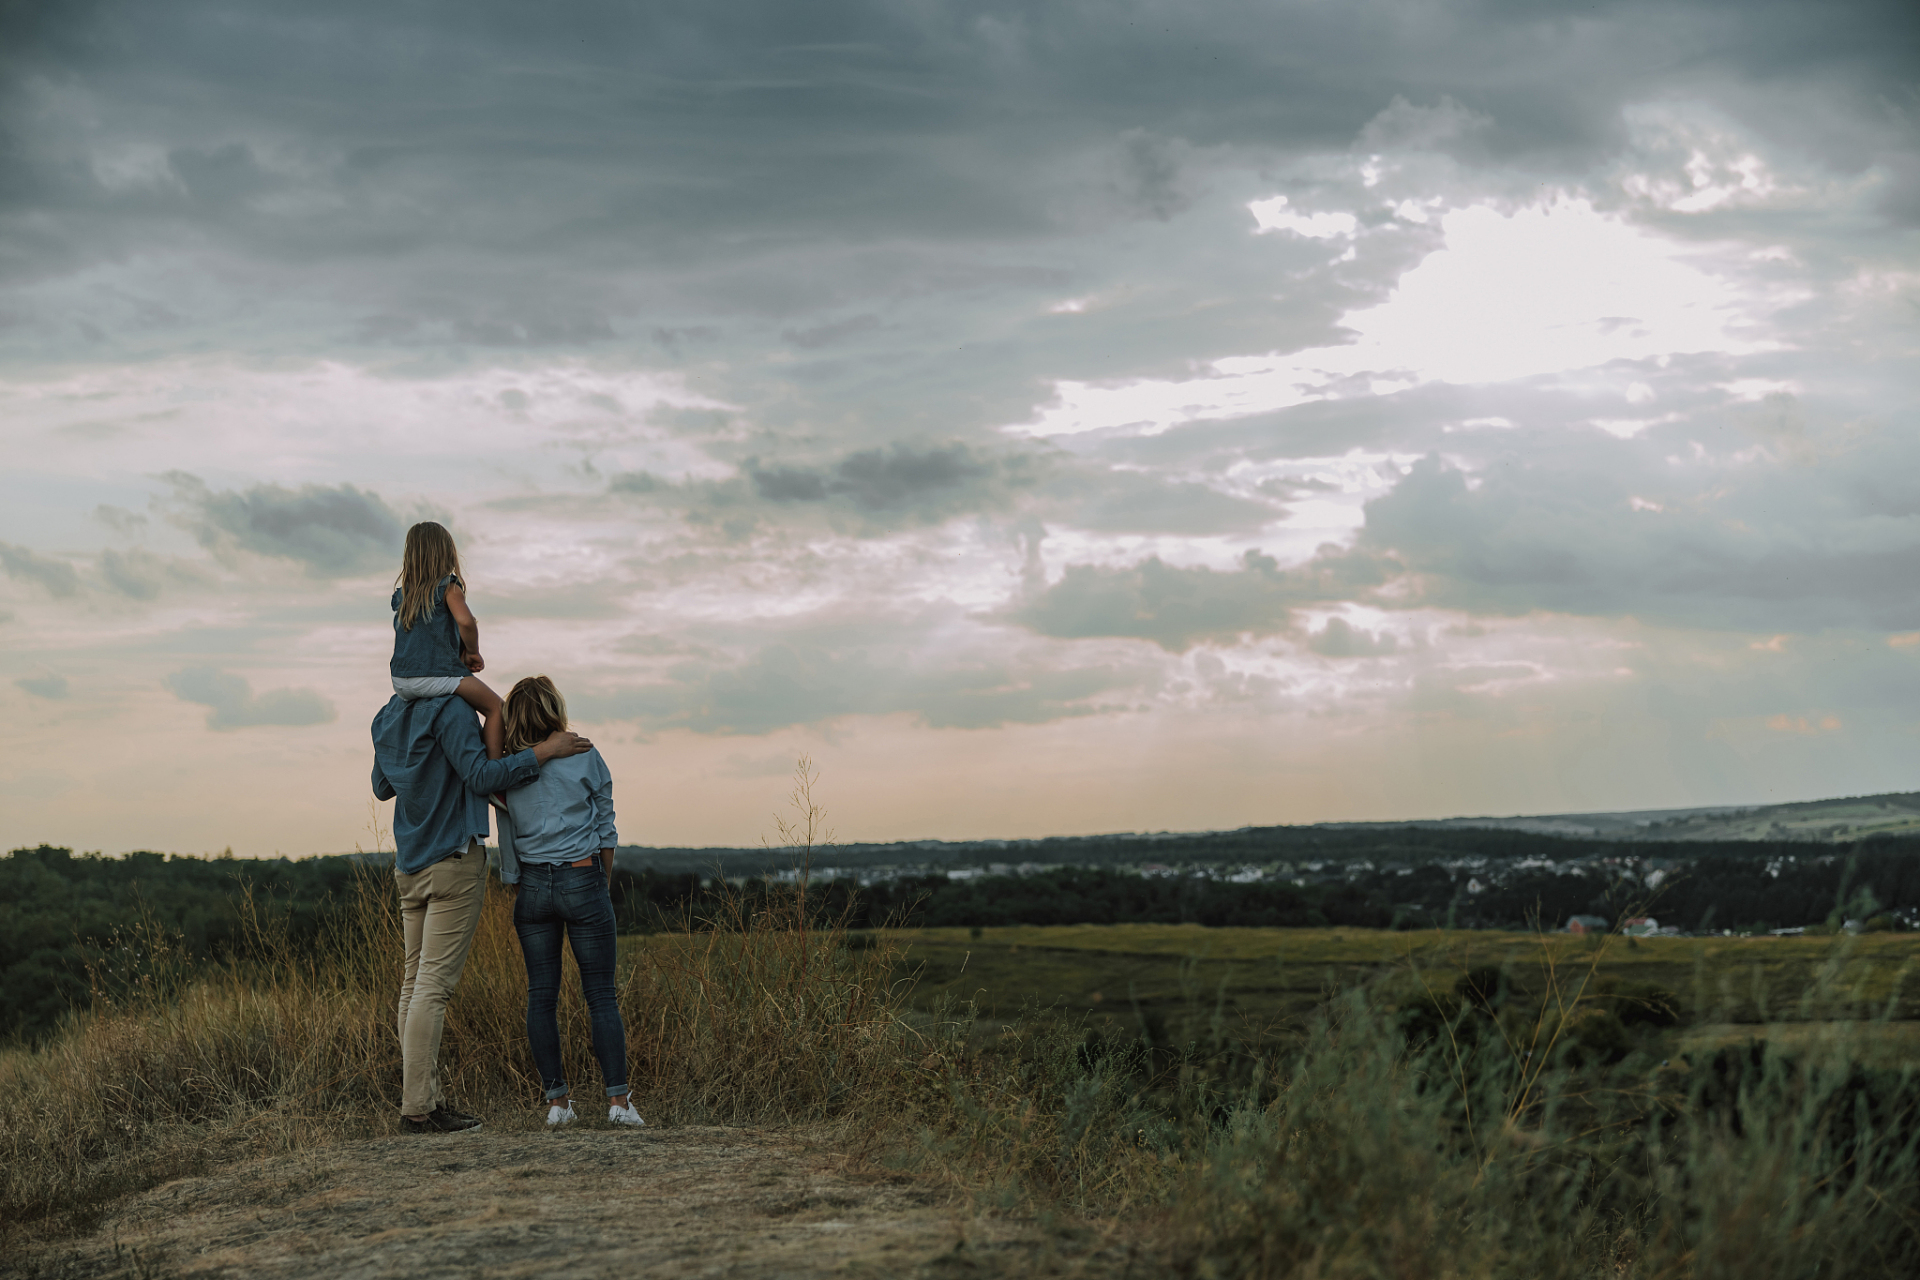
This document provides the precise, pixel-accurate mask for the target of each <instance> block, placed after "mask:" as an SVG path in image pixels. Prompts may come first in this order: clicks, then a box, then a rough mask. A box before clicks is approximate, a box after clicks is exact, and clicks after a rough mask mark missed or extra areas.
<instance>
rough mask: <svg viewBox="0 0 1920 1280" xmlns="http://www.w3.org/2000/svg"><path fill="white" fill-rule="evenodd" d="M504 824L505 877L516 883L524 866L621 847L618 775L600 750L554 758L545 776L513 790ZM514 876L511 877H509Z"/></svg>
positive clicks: (564, 860) (502, 871)
mask: <svg viewBox="0 0 1920 1280" xmlns="http://www.w3.org/2000/svg"><path fill="white" fill-rule="evenodd" d="M507 819H508V820H507V821H504V822H502V823H501V824H500V878H501V880H503V881H505V882H506V883H507V884H513V883H514V882H516V881H517V880H519V878H520V873H519V868H518V867H517V866H516V865H515V864H516V863H520V862H549V863H562V864H564V863H568V862H578V861H579V860H580V859H582V858H586V857H591V856H592V855H594V854H595V853H597V852H599V851H600V850H601V849H611V848H613V847H614V846H615V845H616V844H618V843H619V833H618V832H617V831H615V829H614V825H613V775H612V774H611V773H609V772H608V771H607V762H606V761H605V760H602V759H601V758H600V753H599V751H597V750H595V751H589V752H587V753H585V754H584V755H577V756H567V757H565V758H563V759H558V760H549V761H547V762H546V763H545V764H544V765H542V766H541V767H540V776H539V777H537V778H535V779H534V780H533V781H532V782H529V783H528V784H527V785H526V786H524V787H516V788H515V789H514V790H512V791H509V792H507ZM509 872H511V874H509Z"/></svg>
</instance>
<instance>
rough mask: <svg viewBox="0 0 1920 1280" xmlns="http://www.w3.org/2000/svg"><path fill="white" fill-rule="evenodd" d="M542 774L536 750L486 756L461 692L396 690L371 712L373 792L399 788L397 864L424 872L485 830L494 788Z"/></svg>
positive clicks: (392, 792) (388, 794)
mask: <svg viewBox="0 0 1920 1280" xmlns="http://www.w3.org/2000/svg"><path fill="white" fill-rule="evenodd" d="M539 776H540V762H539V761H538V760H536V759H534V756H533V749H532V748H528V749H527V750H525V751H520V752H516V753H515V754H513V755H510V756H508V757H506V758H505V759H503V760H489V759H487V748H486V745H485V744H484V743H482V742H481V740H480V724H479V717H478V716H476V715H475V714H474V710H473V708H472V707H469V706H468V705H467V704H466V703H464V702H462V701H461V700H460V699H459V698H455V697H446V698H420V699H417V700H415V701H412V702H409V701H408V700H407V699H405V698H402V697H400V696H399V695H397V694H396V695H395V696H394V697H393V698H392V699H390V700H389V701H388V702H387V705H386V706H384V707H382V708H380V714H379V715H377V716H375V717H374V718H373V794H374V796H375V797H376V798H378V799H381V800H391V799H393V798H394V797H395V796H396V795H397V796H398V797H399V798H400V803H398V804H396V805H394V806H393V844H394V849H395V850H396V856H395V858H394V864H393V865H394V869H395V870H396V871H398V872H400V873H401V874H402V875H412V874H413V873H414V872H416V871H424V870H426V869H427V868H428V867H430V866H432V865H433V864H434V863H436V862H438V861H440V860H441V859H442V858H444V857H446V856H448V855H449V854H453V853H458V852H460V851H461V850H462V849H465V848H466V847H467V842H468V841H469V840H471V839H473V838H474V837H475V836H478V837H480V838H481V839H483V840H484V839H485V838H486V836H487V801H486V797H487V795H488V794H489V793H490V792H494V791H507V790H510V789H511V788H513V787H518V786H522V785H524V784H525V783H528V782H531V781H533V779H535V778H537V777H539Z"/></svg>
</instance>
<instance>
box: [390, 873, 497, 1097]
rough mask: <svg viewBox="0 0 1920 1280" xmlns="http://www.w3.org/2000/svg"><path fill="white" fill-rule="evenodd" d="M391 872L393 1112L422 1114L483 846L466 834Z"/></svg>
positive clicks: (480, 881) (463, 959)
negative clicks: (398, 954)
mask: <svg viewBox="0 0 1920 1280" xmlns="http://www.w3.org/2000/svg"><path fill="white" fill-rule="evenodd" d="M393 879H394V883H395V884H396V885H398V886H399V888H400V927H401V933H402V936H403V937H404V938H405V939H406V948H407V967H406V973H405V976H404V977H402V979H401V981H400V1063H401V1084H400V1114H401V1115H403V1116H423V1115H426V1114H428V1113H429V1112H431V1111H432V1110H433V1109H434V1108H435V1107H437V1106H439V1105H440V1104H441V1102H442V1101H443V1100H444V1095H443V1094H442V1093H441V1091H440V1070H439V1067H440V1032H441V1029H442V1028H443V1027H445V1026H446V1022H447V1001H448V1000H450V999H451V998H452V997H453V989H454V987H456V986H458V985H459V982H460V971H461V970H462V969H464V968H466V967H467V950H468V948H469V947H471V946H472V944H473V931H474V929H475V928H476V927H477V926H478V925H479V923H480V908H481V906H482V905H483V904H484V903H485V902H486V900H487V851H486V847H485V846H484V845H482V844H481V843H480V842H479V841H478V840H471V841H469V842H468V843H467V848H466V850H465V852H464V853H462V854H461V855H460V856H459V857H457V858H443V859H441V860H440V861H439V862H436V863H434V864H433V865H432V866H430V867H428V868H427V869H426V870H425V871H416V872H414V873H413V874H412V875H401V874H400V873H399V872H397V871H396V872H395V873H394V876H393Z"/></svg>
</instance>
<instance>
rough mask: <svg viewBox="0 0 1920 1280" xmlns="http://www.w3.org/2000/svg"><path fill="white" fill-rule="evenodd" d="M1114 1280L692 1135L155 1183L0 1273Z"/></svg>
mask: <svg viewBox="0 0 1920 1280" xmlns="http://www.w3.org/2000/svg"><path fill="white" fill-rule="evenodd" d="M1127 1270H1128V1267H1127V1265H1126V1260H1125V1251H1124V1250H1122V1249H1119V1248H1117V1247H1115V1246H1114V1245H1112V1244H1111V1243H1110V1242H1107V1241H1103V1240H1101V1239H1100V1238H1099V1237H1098V1236H1097V1235H1095V1234H1093V1233H1090V1232H1087V1231H1078V1232H1075V1231H1062V1230H1061V1229H1060V1228H1058V1227H1057V1226H1055V1227H1052V1228H1050V1229H1042V1228H1041V1227H1040V1226H1038V1225H1036V1224H1034V1223H1031V1222H1022V1221H1017V1220H1013V1219H1008V1218H1004V1217H997V1216H990V1215H986V1214H983V1213H980V1212H978V1211H977V1210H976V1209H975V1208H974V1207H973V1206H972V1205H971V1204H970V1203H969V1202H967V1201H966V1200H964V1199H960V1198H956V1197H954V1196H952V1195H949V1194H946V1193H943V1192H941V1193H936V1192H935V1191H934V1190H932V1189H931V1187H930V1185H929V1184H926V1183H924V1182H922V1181H917V1180H916V1179H914V1178H911V1177H908V1176H905V1175H901V1174H897V1173H890V1172H888V1171H886V1170H883V1169H877V1168H873V1167H870V1166H866V1165H864V1164H863V1163H862V1162H859V1161H856V1160H852V1159H850V1158H848V1157H845V1156H843V1155H837V1154H835V1153H834V1152H833V1151H832V1150H831V1149H830V1148H827V1147H825V1146H822V1145H817V1144H812V1143H808V1142H806V1141H804V1140H802V1139H799V1138H796V1137H795V1136H794V1135H792V1134H790V1133H789V1134H782V1133H780V1132H777V1131H762V1130H752V1129H722V1128H693V1127H687V1128H664V1129H650V1130H647V1131H643V1132H633V1131H626V1130H616V1129H613V1128H611V1127H606V1128H596V1127H582V1128H579V1129H575V1130H571V1131H563V1132H557V1133H551V1134H550V1133H545V1132H537V1131H519V1132H496V1131H493V1130H491V1129H483V1130H481V1131H479V1132H475V1133H464V1134H447V1135H436V1136H432V1137H418V1136H410V1137H394V1138H378V1139H370V1140H365V1141H356V1142H346V1143H341V1144H338V1145H335V1146H329V1147H322V1148H318V1149H314V1150H308V1151H303V1152H298V1153H294V1154H290V1155H281V1156H275V1157H271V1158H268V1159H262V1160H255V1161H250V1162H247V1163H244V1164H238V1165H232V1166H228V1167H225V1168H222V1169H220V1170H218V1171H216V1172H214V1173H212V1174H210V1175H209V1176H206V1177H198V1178H185V1179H181V1180H179V1181H176V1182H170V1183H167V1184H165V1185H163V1186H159V1187H156V1188H154V1189H153V1190H151V1191H149V1192H147V1193H146V1194H144V1195H142V1196H139V1197H136V1198H135V1199H133V1200H131V1201H129V1202H127V1203H126V1204H125V1205H124V1206H122V1207H121V1208H120V1209H119V1210H118V1211H116V1212H114V1213H113V1214H112V1215H111V1216H109V1217H108V1218H107V1220H106V1221H104V1222H103V1223H102V1224H101V1225H100V1227H99V1229H98V1230H97V1231H96V1232H95V1233H94V1234H93V1235H92V1236H91V1237H88V1238H85V1239H81V1240H78V1241H66V1242H63V1243H61V1244H58V1245H56V1246H50V1247H46V1248H43V1249H39V1250H29V1251H25V1252H22V1253H20V1254H18V1255H16V1256H15V1257H13V1258H10V1259H6V1260H4V1261H0V1276H6V1277H12V1276H33V1277H36V1278H39V1277H45V1278H46V1280H83V1278H84V1280H95V1278H98V1280H107V1278H109V1277H111V1278H113V1280H119V1278H121V1277H125V1278H126V1280H163V1278H164V1280H172V1278H174V1277H179V1278H180V1280H186V1278H188V1277H193V1278H195V1280H200V1278H206V1280H215V1278H224V1277H234V1278H236V1280H237V1278H238V1277H249V1278H251V1277H255V1276H260V1275H272V1276H274V1277H284V1278H285V1280H308V1278H313V1280H319V1278H320V1277H325V1278H326V1280H376V1278H379V1277H409V1278H418V1280H435V1278H438V1277H461V1278H462V1280H465V1278H467V1277H489V1278H491V1277H503V1278H504V1277H545V1276H555V1275H564V1276H566V1277H568V1280H592V1278H593V1277H600V1276H609V1277H611V1276H619V1277H622V1278H623V1280H626V1278H629V1277H636V1276H645V1277H649V1278H651V1277H683V1276H684V1277H695V1276H700V1277H708V1276H711V1277H787V1276H794V1277H811V1276H870V1277H892V1276H902V1277H922V1276H924V1277H948V1276H954V1277H957V1276H1011V1275H1044V1274H1071V1275H1096V1276H1098V1275H1108V1274H1112V1275H1119V1274H1122V1273H1124V1272H1125V1271H1127Z"/></svg>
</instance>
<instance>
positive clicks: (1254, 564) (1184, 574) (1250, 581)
mask: <svg viewBox="0 0 1920 1280" xmlns="http://www.w3.org/2000/svg"><path fill="white" fill-rule="evenodd" d="M1390 567H1391V566H1390V563H1382V562H1380V561H1377V560H1374V559H1372V558H1369V557H1360V556H1352V555H1347V554H1345V553H1342V552H1339V551H1337V550H1335V549H1332V548H1328V549H1325V550H1323V551H1322V553H1321V555H1320V556H1319V557H1318V558H1317V559H1316V560H1315V561H1314V562H1313V563H1312V564H1310V565H1308V566H1306V567H1305V568H1302V569H1294V570H1283V569H1281V568H1280V567H1279V565H1278V563H1276V562H1275V560H1274V559H1273V557H1271V556H1266V555H1262V554H1260V553H1259V552H1258V551H1249V552H1247V553H1246V555H1245V556H1244V557H1242V560H1241V567H1240V568H1239V569H1237V570H1234V571H1231V572H1222V571H1218V570H1214V569H1208V568H1204V567H1202V568H1178V567H1175V566H1173V565H1168V564H1165V563H1163V562H1162V561H1161V560H1160V558H1159V557H1158V556H1151V557H1149V558H1147V559H1145V560H1143V561H1141V562H1140V563H1138V564H1136V565H1133V566H1131V567H1127V568H1117V569H1114V568H1102V567H1099V566H1095V565H1071V566H1069V567H1068V568H1067V570H1066V572H1065V573H1064V574H1062V575H1061V577H1060V579H1059V580H1058V581H1057V582H1055V583H1054V584H1053V585H1051V586H1049V587H1047V588H1046V589H1045V590H1044V591H1041V592H1039V593H1038V594H1037V595H1035V596H1034V597H1033V598H1031V599H1029V600H1026V601H1024V602H1022V603H1021V604H1019V605H1017V606H1016V607H1015V608H1013V609H1012V610H1010V611H1009V613H1008V615H1007V616H1008V618H1009V619H1010V620H1011V621H1014V622H1019V623H1021V624H1023V625H1025V626H1027V627H1030V628H1032V629H1033V630H1035V631H1037V632H1039V633H1040V634H1042V635H1048V636H1057V637H1061V638H1082V637H1092V636H1113V637H1130V638H1134V639H1140V640H1150V641H1152V642H1153V643H1154V644H1157V645H1159V646H1160V647H1161V648H1163V649H1167V650H1169V651H1171V652H1175V653H1178V652H1182V651H1184V650H1187V649H1190V648H1192V647H1193V646H1194V645H1196V644H1199V643H1201V642H1202V641H1214V642H1217V643H1223V644H1233V643H1235V642H1237V641H1239V640H1241V639H1243V638H1246V637H1257V636H1265V635H1273V634H1276V633H1278V632H1282V631H1285V630H1287V629H1288V628H1289V626H1290V625H1291V621H1292V615H1293V610H1294V609H1296V608H1298V607H1299V606H1301V605H1303V604H1312V603H1322V602H1327V601H1337V600H1342V599H1347V598H1349V597H1351V596H1352V595H1354V594H1357V593H1359V592H1362V591H1364V590H1365V589H1367V588H1369V587H1374V586H1378V585H1379V584H1381V583H1382V582H1384V581H1385V580H1386V572H1387V571H1388V569H1389V568H1390Z"/></svg>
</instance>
